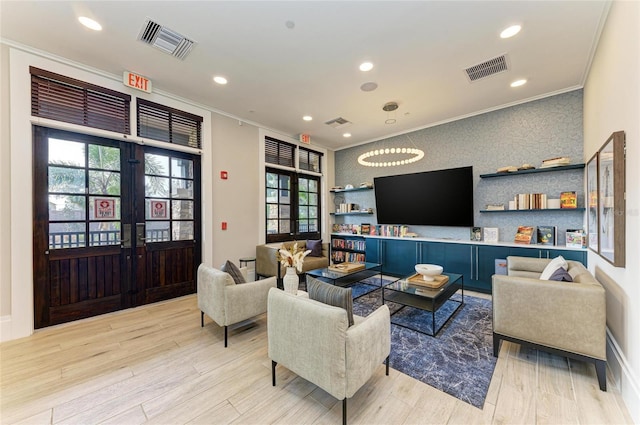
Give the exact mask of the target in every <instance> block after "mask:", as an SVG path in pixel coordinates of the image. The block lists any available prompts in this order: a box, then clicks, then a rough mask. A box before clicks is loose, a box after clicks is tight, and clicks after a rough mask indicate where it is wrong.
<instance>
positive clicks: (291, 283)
mask: <svg viewBox="0 0 640 425" xmlns="http://www.w3.org/2000/svg"><path fill="white" fill-rule="evenodd" d="M299 283H300V281H299V280H298V274H297V273H296V268H295V267H287V272H286V273H285V275H284V277H283V278H282V287H283V288H284V292H288V293H290V294H293V295H297V294H298V285H299Z"/></svg>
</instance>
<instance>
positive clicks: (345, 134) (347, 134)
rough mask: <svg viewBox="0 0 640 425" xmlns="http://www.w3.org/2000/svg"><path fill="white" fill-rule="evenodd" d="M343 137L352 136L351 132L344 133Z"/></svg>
mask: <svg viewBox="0 0 640 425" xmlns="http://www.w3.org/2000/svg"><path fill="white" fill-rule="evenodd" d="M342 137H351V133H344V134H343V135H342Z"/></svg>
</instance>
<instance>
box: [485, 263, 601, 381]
mask: <svg viewBox="0 0 640 425" xmlns="http://www.w3.org/2000/svg"><path fill="white" fill-rule="evenodd" d="M550 261H551V260H550V259H546V258H527V257H507V273H508V274H507V275H506V276H504V275H494V276H493V293H492V295H493V355H494V356H496V357H497V356H498V350H499V346H500V340H507V341H512V342H516V343H519V344H524V345H528V346H531V347H533V348H537V349H540V350H543V351H547V352H550V353H553V354H558V355H561V356H565V357H569V358H573V359H576V360H580V361H586V362H591V363H594V364H595V367H596V375H597V377H598V383H599V385H600V389H601V390H602V391H606V389H607V379H606V365H607V363H606V362H607V354H606V304H605V291H604V288H603V287H602V285H601V284H600V283H599V282H598V281H597V280H596V279H595V278H594V277H593V276H592V275H591V273H589V271H588V270H587V269H586V268H585V267H584V266H583V265H582V263H579V262H577V261H567V264H568V268H567V271H568V272H569V274H570V275H571V277H572V279H573V282H562V281H560V282H559V281H553V280H540V279H539V277H540V275H541V273H542V272H543V271H544V269H545V267H546V266H547V264H549V262H550Z"/></svg>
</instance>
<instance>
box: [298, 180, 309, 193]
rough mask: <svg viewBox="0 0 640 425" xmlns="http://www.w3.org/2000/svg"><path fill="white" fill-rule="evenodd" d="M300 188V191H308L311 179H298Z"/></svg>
mask: <svg viewBox="0 0 640 425" xmlns="http://www.w3.org/2000/svg"><path fill="white" fill-rule="evenodd" d="M298 190H299V191H300V192H308V191H309V180H307V179H302V178H301V179H299V180H298Z"/></svg>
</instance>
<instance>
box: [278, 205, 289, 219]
mask: <svg viewBox="0 0 640 425" xmlns="http://www.w3.org/2000/svg"><path fill="white" fill-rule="evenodd" d="M290 217H291V207H289V205H280V218H290Z"/></svg>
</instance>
